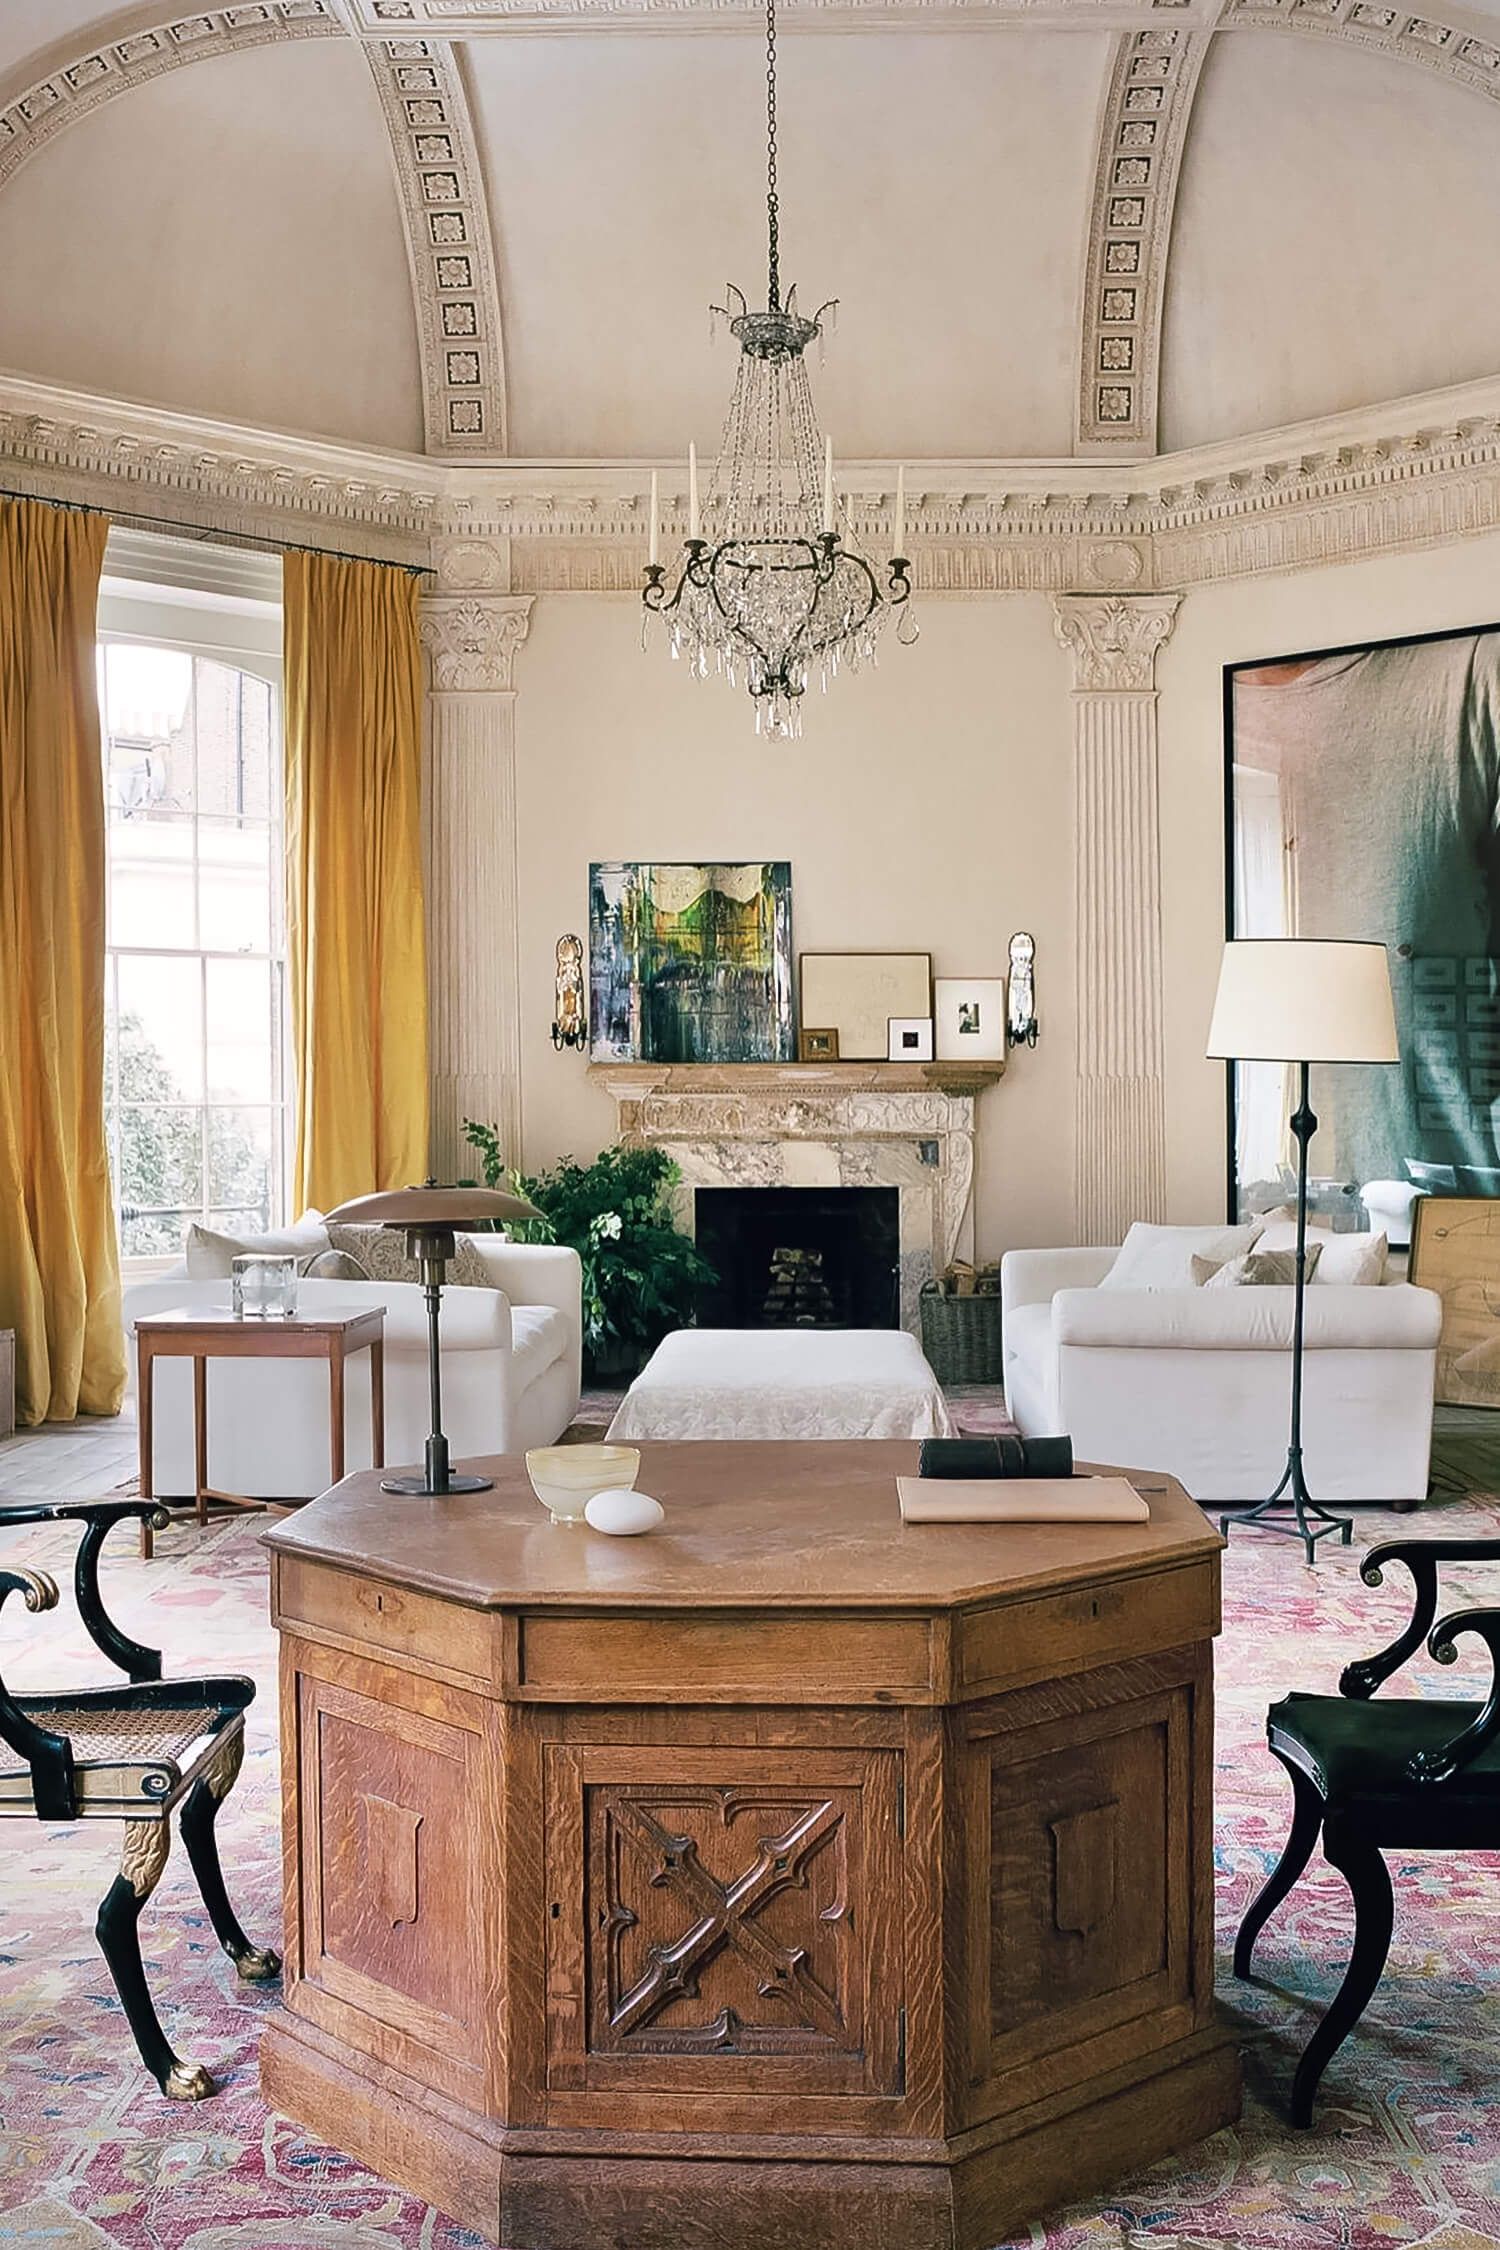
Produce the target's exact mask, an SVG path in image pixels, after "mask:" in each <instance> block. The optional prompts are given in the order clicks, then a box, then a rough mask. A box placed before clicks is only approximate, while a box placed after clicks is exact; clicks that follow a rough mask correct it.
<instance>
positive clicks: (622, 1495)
mask: <svg viewBox="0 0 1500 2250" xmlns="http://www.w3.org/2000/svg"><path fill="white" fill-rule="evenodd" d="M583 1513H584V1520H585V1521H586V1522H587V1523H588V1524H590V1525H591V1526H592V1528H593V1529H594V1530H595V1531H607V1532H608V1533H609V1535H610V1537H611V1538H612V1539H634V1538H635V1537H636V1536H637V1535H638V1534H639V1533H640V1532H643V1531H654V1530H655V1529H656V1527H657V1525H658V1524H659V1523H662V1522H663V1521H665V1518H666V1510H665V1508H664V1507H663V1506H662V1504H661V1502H660V1501H659V1500H653V1499H652V1498H651V1497H650V1495H649V1493H645V1492H632V1491H630V1490H629V1488H628V1487H627V1486H625V1485H612V1486H611V1487H610V1489H609V1491H608V1492H596V1493H595V1494H594V1497H593V1499H592V1500H591V1501H590V1502H589V1504H588V1506H587V1507H586V1508H585V1509H584V1511H583Z"/></svg>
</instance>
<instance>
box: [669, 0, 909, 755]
mask: <svg viewBox="0 0 1500 2250" xmlns="http://www.w3.org/2000/svg"><path fill="white" fill-rule="evenodd" d="M766 149H767V163H766V220H767V238H768V243H767V246H768V271H767V286H766V310H765V311H764V312H752V311H751V309H750V306H749V304H748V302H747V300H746V298H745V296H744V294H743V292H742V291H741V290H738V289H735V288H731V289H730V291H729V298H730V302H729V304H728V305H727V306H726V305H717V306H715V307H713V308H712V309H713V311H714V312H715V313H716V314H718V315H719V316H720V317H722V318H723V319H725V320H726V321H727V322H728V323H729V330H730V334H731V335H732V336H733V337H734V339H735V341H736V343H738V345H739V347H740V363H739V370H738V373H737V375H736V377H735V386H734V396H733V397H732V399H731V400H730V403H729V413H728V417H727V419H726V421H725V424H724V437H723V442H722V444H721V446H720V450H719V457H718V459H717V461H716V462H715V464H714V467H713V471H712V474H711V475H710V477H709V480H708V488H707V491H706V493H705V494H704V496H703V498H702V501H701V505H700V498H699V491H698V451H697V447H696V446H689V448H688V536H687V540H686V543H685V545H684V546H683V549H682V552H681V556H680V559H679V560H678V562H677V563H676V564H675V565H674V566H673V571H672V574H671V576H670V578H669V573H668V570H667V567H666V566H665V565H664V564H663V563H662V561H661V558H660V551H659V543H658V536H657V516H656V508H655V504H654V500H653V506H652V512H651V521H652V546H651V552H650V560H649V561H648V562H647V565H646V583H645V586H644V588H643V590H642V600H643V601H644V603H645V606H646V613H647V616H648V618H650V617H652V616H660V617H662V618H663V619H664V620H665V623H666V627H667V633H668V641H669V645H670V648H671V651H672V654H673V655H674V656H685V657H686V658H687V660H688V666H689V669H690V670H691V671H692V672H693V673H694V674H695V675H696V676H697V677H698V678H700V679H703V678H706V677H707V675H708V673H709V671H710V670H713V671H716V672H721V673H722V674H723V675H724V677H725V678H726V679H727V680H728V681H729V683H730V685H731V686H735V685H737V684H738V682H739V681H740V680H741V679H742V678H743V680H744V681H745V684H746V685H747V686H748V688H749V690H750V694H751V697H752V699H753V701H754V704H755V726H756V732H757V733H759V734H771V735H797V734H800V733H801V731H802V719H801V704H802V697H803V695H804V694H805V693H806V690H807V683H808V681H809V679H810V678H812V677H813V675H814V674H815V673H816V675H817V677H818V681H819V684H820V685H821V686H822V687H824V688H826V687H827V685H828V683H829V681H830V680H831V679H832V678H833V676H834V675H835V673H836V672H837V671H838V669H839V666H840V665H841V664H847V665H848V666H850V667H851V668H853V667H854V666H856V665H858V664H860V663H863V662H866V661H872V660H873V659H874V656H875V652H876V648H877V645H878V643H879V639H880V632H881V628H882V626H883V625H884V623H885V617H886V612H887V611H888V610H890V609H900V610H901V611H902V617H901V623H900V627H899V629H898V633H897V638H898V639H899V640H902V641H912V640H915V638H916V626H915V623H914V620H913V619H912V616H911V612H910V610H909V609H907V608H906V606H905V605H906V603H907V602H908V600H909V598H910V595H911V573H910V565H909V564H908V563H907V561H906V560H905V558H904V557H903V556H902V554H901V551H900V549H901V544H902V540H903V537H904V531H905V489H904V486H902V485H900V484H899V483H898V486H897V522H896V527H895V528H896V552H895V554H894V555H893V556H892V557H891V558H890V560H889V562H887V563H886V564H885V565H884V569H883V577H884V581H885V583H884V586H883V587H882V585H881V583H880V580H879V578H877V575H876V568H875V565H874V564H873V563H871V562H870V561H868V560H867V558H866V557H865V556H864V555H863V554H862V553H861V551H860V548H859V546H858V544H857V542H856V540H855V538H854V534H853V530H852V527H851V525H850V524H849V522H848V520H847V518H846V516H845V514H844V512H843V511H842V510H841V509H840V507H839V504H838V496H837V494H836V493H835V491H834V484H833V445H832V441H831V440H830V439H827V438H824V437H823V436H822V435H821V434H820V432H819V429H818V422H817V416H816V415H815V413H814V411H813V403H812V390H811V386H810V384H809V382H808V376H807V359H806V354H807V347H808V345H809V344H810V343H811V342H812V341H813V339H814V338H815V337H817V336H820V335H821V334H822V327H821V322H822V319H823V315H824V314H825V313H829V312H832V310H833V309H834V301H833V300H832V299H830V300H829V302H828V303H827V304H824V305H820V306H819V307H818V310H817V311H816V312H815V313H814V314H813V315H812V316H811V317H810V318H809V317H808V315H806V314H805V313H800V312H799V311H798V310H797V292H796V289H795V287H793V288H791V289H789V290H788V291H787V292H786V295H785V297H783V296H782V293H781V262H780V204H779V200H778V196H777V188H776V0H768V5H767V9H766ZM820 472H821V474H820ZM820 484H821V491H820V489H819V488H820Z"/></svg>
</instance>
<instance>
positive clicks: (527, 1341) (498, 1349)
mask: <svg viewBox="0 0 1500 2250" xmlns="http://www.w3.org/2000/svg"><path fill="white" fill-rule="evenodd" d="M463 1239H464V1240H465V1241H467V1242H470V1243H472V1245H473V1247H474V1248H475V1249H476V1250H477V1251H478V1253H479V1255H480V1256H481V1257H482V1258H483V1260H484V1262H485V1264H486V1265H487V1266H488V1267H489V1269H490V1272H491V1274H492V1275H493V1277H494V1287H493V1288H486V1289H478V1288H454V1289H445V1290H444V1291H443V1309H442V1327H441V1336H442V1373H443V1427H444V1429H445V1430H446V1432H447V1435H448V1442H449V1446H450V1449H451V1452H452V1457H453V1459H454V1461H455V1463H457V1462H458V1461H460V1460H463V1459H465V1458H466V1457H468V1456H471V1455H474V1454H479V1453H521V1452H524V1451H525V1450H526V1448H527V1447H528V1446H532V1445H551V1444H552V1443H553V1442H554V1441H555V1440H556V1439H557V1438H559V1437H561V1435H562V1433H563V1431H564V1430H565V1429H566V1428H567V1427H568V1424H569V1423H570V1422H571V1421H572V1419H573V1417H574V1415H575V1413H576V1412H577V1409H578V1395H579V1386H580V1382H581V1372H582V1357H583V1313H582V1271H581V1268H580V1266H579V1262H578V1257H577V1253H576V1252H575V1251H572V1250H564V1249H555V1248H550V1247H543V1246H541V1245H538V1244H529V1243H518V1242H506V1241H505V1240H503V1239H502V1238H501V1237H500V1236H499V1235H492V1234H490V1235H484V1234H476V1235H467V1236H465V1237H463ZM229 1296H230V1285H229V1283H228V1282H227V1281H194V1280H190V1279H188V1278H187V1272H186V1268H185V1267H184V1268H182V1269H181V1270H180V1272H177V1273H171V1274H164V1275H162V1276H160V1277H159V1278H157V1279H155V1280H151V1281H145V1282H141V1283H139V1284H138V1285H137V1286H136V1287H134V1288H133V1289H130V1290H127V1292H126V1295H125V1303H124V1319H125V1333H126V1342H127V1346H128V1349H129V1359H130V1380H131V1384H132V1386H133V1385H134V1382H135V1348H134V1337H135V1323H136V1321H137V1320H138V1319H139V1318H140V1316H141V1315H142V1314H143V1313H150V1312H164V1311H166V1310H167V1309H168V1308H169V1307H171V1306H174V1305H227V1304H228V1303H229ZM297 1303H298V1309H299V1311H300V1310H306V1311H312V1310H313V1309H314V1308H315V1307H317V1306H319V1305H323V1306H330V1307H331V1306H334V1305H349V1304H359V1305H376V1304H379V1305H384V1307H385V1457H386V1463H387V1466H389V1467H396V1466H398V1465H399V1466H409V1465H412V1464H420V1462H421V1459H422V1446H423V1442H424V1440H425V1438H426V1436H427V1430H428V1408H427V1308H426V1305H425V1303H424V1301H423V1297H422V1291H421V1289H420V1287H419V1285H418V1284H417V1283H416V1282H414V1281H379V1282H377V1281H308V1280H303V1281H300V1282H299V1283H298V1285H297ZM153 1380H154V1383H155V1424H154V1430H153V1442H152V1455H153V1470H152V1475H153V1479H154V1485H155V1489H156V1491H157V1492H158V1493H159V1494H161V1495H162V1496H163V1497H164V1498H168V1499H172V1498H176V1497H178V1496H181V1495H186V1494H190V1493H191V1491H192V1489H193V1388H192V1367H191V1363H190V1362H189V1361H187V1360H158V1361H157V1363H156V1372H155V1376H154V1378H153ZM345 1435H346V1444H347V1453H346V1465H347V1467H348V1468H349V1469H350V1470H353V1469H361V1468H368V1466H369V1464H370V1355H369V1353H368V1352H357V1353H355V1354H354V1356H353V1357H352V1358H351V1359H350V1361H349V1365H348V1391H347V1397H346V1402H345ZM208 1481H209V1483H210V1484H211V1485H213V1486H216V1487H217V1488H218V1489H219V1490H221V1491H224V1492H243V1493H246V1494H251V1495H254V1496H255V1497H256V1498H258V1499H265V1500H304V1499H309V1498H311V1497H312V1496H313V1495H314V1494H315V1493H319V1492H321V1491H322V1490H323V1489H324V1487H325V1486H326V1485H327V1483H328V1370H327V1368H326V1366H325V1365H324V1363H323V1362H322V1361H321V1360H300V1361H299V1360H286V1359H268V1360H251V1359H240V1360H210V1361H209V1363H208Z"/></svg>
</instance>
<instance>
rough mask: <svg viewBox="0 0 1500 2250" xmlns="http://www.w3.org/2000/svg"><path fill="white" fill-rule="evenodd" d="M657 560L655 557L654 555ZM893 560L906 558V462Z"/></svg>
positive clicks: (899, 483)
mask: <svg viewBox="0 0 1500 2250" xmlns="http://www.w3.org/2000/svg"><path fill="white" fill-rule="evenodd" d="M652 560H653V561H654V560H655V557H654V556H653V557H652ZM891 560H892V561H893V562H904V561H905V560H906V463H905V462H904V461H903V462H902V464H901V466H900V468H899V469H898V470H897V471H896V520H895V522H894V523H893V524H892V525H891Z"/></svg>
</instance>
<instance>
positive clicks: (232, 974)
mask: <svg viewBox="0 0 1500 2250" xmlns="http://www.w3.org/2000/svg"><path fill="white" fill-rule="evenodd" d="M204 972H205V974H206V976H207V978H208V1098H209V1100H210V1101H211V1102H268V1101H270V1100H271V1098H272V1096H273V1094H274V1093H275V1091H276V1089H275V1086H274V1084H273V1082H272V1075H271V1065H272V1056H271V964H270V962H269V961H206V962H205V963H204Z"/></svg>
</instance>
